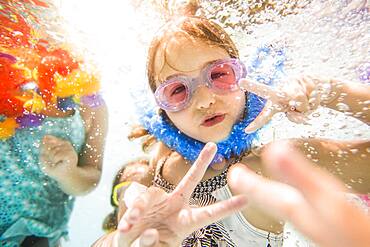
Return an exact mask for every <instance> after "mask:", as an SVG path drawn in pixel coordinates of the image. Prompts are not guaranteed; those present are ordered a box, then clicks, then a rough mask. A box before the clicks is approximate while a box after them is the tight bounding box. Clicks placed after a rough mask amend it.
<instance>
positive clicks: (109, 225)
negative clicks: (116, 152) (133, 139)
mask: <svg viewBox="0 0 370 247" xmlns="http://www.w3.org/2000/svg"><path fill="white" fill-rule="evenodd" d="M137 165H147V166H149V161H148V160H147V159H138V160H134V161H130V162H128V163H126V164H125V165H124V166H123V167H122V168H121V169H119V170H118V172H117V174H116V176H115V177H114V179H113V183H112V189H111V195H110V204H111V206H112V207H113V212H111V213H109V214H108V215H107V216H106V217H105V219H104V221H103V226H102V228H103V230H104V231H106V232H111V231H114V230H115V229H117V226H118V219H117V217H118V213H119V212H118V210H119V208H118V207H117V206H116V205H115V204H114V202H113V189H114V187H115V186H116V185H117V184H119V183H121V182H125V181H131V179H132V178H130V177H126V180H125V181H121V179H122V175H123V174H124V172H125V169H126V168H127V167H129V166H137Z"/></svg>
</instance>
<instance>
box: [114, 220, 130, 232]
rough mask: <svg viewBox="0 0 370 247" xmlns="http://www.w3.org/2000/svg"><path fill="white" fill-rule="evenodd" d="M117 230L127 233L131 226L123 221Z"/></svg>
mask: <svg viewBox="0 0 370 247" xmlns="http://www.w3.org/2000/svg"><path fill="white" fill-rule="evenodd" d="M117 228H118V230H122V231H127V230H128V228H129V224H128V223H127V221H126V220H124V219H121V221H120V222H119V224H118V227H117Z"/></svg>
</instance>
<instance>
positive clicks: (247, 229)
mask: <svg viewBox="0 0 370 247" xmlns="http://www.w3.org/2000/svg"><path fill="white" fill-rule="evenodd" d="M167 158H168V157H167ZM237 161H238V160H234V161H233V162H232V163H233V164H234V163H236V162H237ZM165 162H166V159H164V160H163V161H160V162H158V166H157V168H156V172H155V176H154V181H153V184H154V186H157V187H159V188H162V189H163V190H164V191H166V192H168V193H169V192H171V191H173V190H174V189H175V187H176V186H175V185H173V184H171V183H169V182H168V181H166V180H165V179H164V178H163V176H162V175H161V170H162V167H163V165H164V163H165ZM227 172H228V169H226V170H225V171H223V172H222V173H221V174H219V175H217V176H215V177H212V178H210V179H208V180H205V181H202V182H200V183H199V184H198V185H197V187H196V188H195V190H194V192H193V194H192V198H191V199H190V204H192V205H197V206H206V205H210V204H213V203H215V202H216V201H218V199H219V197H218V196H215V195H217V194H220V192H224V191H225V190H227V191H228V189H227V188H228V186H227ZM230 196H231V193H227V195H226V196H222V197H223V198H222V199H226V198H229V197H230ZM232 217H234V218H238V219H239V218H242V221H239V220H238V221H237V223H236V224H231V225H230V224H227V223H226V222H228V221H218V222H215V223H213V224H211V225H208V226H206V227H203V228H201V229H199V230H197V231H195V232H193V233H192V234H191V235H190V236H188V237H187V238H186V239H185V240H184V241H183V243H182V246H183V247H191V246H202V247H208V246H210V247H215V246H221V247H222V246H225V247H226V246H227V247H236V246H246V245H245V243H246V242H247V240H246V239H242V241H239V244H237V243H236V242H235V240H234V239H233V238H232V236H231V234H230V233H231V232H232V231H231V232H230V229H228V228H229V227H230V226H231V227H233V229H236V231H239V233H242V235H244V237H245V236H246V235H249V236H252V238H253V242H254V240H255V238H258V240H259V241H258V242H261V239H262V242H263V246H264V247H265V246H281V244H282V236H281V235H275V234H271V244H270V239H269V237H270V233H268V232H266V233H265V234H261V232H264V231H262V230H257V229H256V228H254V227H253V226H251V225H250V224H249V223H248V222H246V220H245V219H244V217H243V216H242V215H241V213H239V214H235V215H233V216H232ZM230 218H231V217H230ZM229 222H230V220H229ZM233 222H236V221H235V220H234V221H233ZM225 223H226V225H225ZM239 228H243V231H241V229H239ZM233 235H234V236H235V234H233ZM272 235H274V236H272ZM240 242H243V245H240ZM265 243H266V244H265ZM273 243H276V244H273ZM269 244H270V245H269ZM247 246H249V245H247ZM251 246H252V245H251ZM253 246H260V244H258V245H253Z"/></svg>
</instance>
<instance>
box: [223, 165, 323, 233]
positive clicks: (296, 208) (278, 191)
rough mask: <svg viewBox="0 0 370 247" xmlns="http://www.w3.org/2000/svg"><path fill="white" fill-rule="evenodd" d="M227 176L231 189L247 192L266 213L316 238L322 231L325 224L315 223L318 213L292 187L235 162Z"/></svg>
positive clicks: (249, 199)
mask: <svg viewBox="0 0 370 247" xmlns="http://www.w3.org/2000/svg"><path fill="white" fill-rule="evenodd" d="M228 178H229V180H230V186H231V188H232V189H233V191H237V192H238V193H243V194H244V195H246V196H247V199H248V203H250V204H251V205H254V206H256V207H258V208H260V209H262V210H263V211H264V212H266V213H267V214H269V215H271V216H273V217H275V218H277V219H281V220H284V221H285V220H287V221H290V222H292V223H293V224H294V225H295V226H296V227H297V228H298V229H300V230H302V229H304V230H305V232H304V233H307V234H310V236H315V237H318V236H320V234H321V233H322V231H323V230H325V225H324V224H321V225H319V226H318V224H317V222H318V221H320V218H319V216H318V215H317V214H316V212H315V211H314V210H313V209H312V208H311V207H310V205H309V204H308V203H307V201H306V200H305V199H304V197H303V196H302V194H301V193H299V191H297V190H296V189H294V188H293V187H291V186H289V185H286V184H283V183H280V182H276V181H272V180H268V179H265V178H263V177H262V176H259V175H257V174H256V173H255V172H253V171H251V170H249V169H248V168H247V166H246V165H244V164H236V165H235V166H234V167H233V169H231V170H230V171H229V174H228ZM266 195H268V196H266Z"/></svg>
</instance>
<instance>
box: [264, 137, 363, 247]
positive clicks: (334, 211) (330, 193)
mask: <svg viewBox="0 0 370 247" xmlns="http://www.w3.org/2000/svg"><path fill="white" fill-rule="evenodd" d="M262 157H263V160H264V161H265V162H266V164H268V165H267V167H268V169H269V170H270V172H272V173H273V174H275V175H276V177H278V178H280V179H282V180H284V181H286V182H287V183H289V184H291V185H293V186H294V187H296V188H297V189H298V190H300V191H301V193H302V194H303V196H304V197H305V199H306V201H307V202H308V203H309V204H310V205H312V208H313V209H314V210H315V211H316V212H317V214H319V217H320V218H321V221H320V222H322V223H326V225H327V227H329V228H330V229H331V230H332V233H333V234H334V235H337V236H338V235H341V236H345V235H346V234H348V229H352V230H353V231H354V232H358V233H359V235H360V234H361V233H362V230H361V229H362V228H363V226H365V225H368V226H369V225H370V224H369V220H368V218H367V217H365V214H364V213H363V212H361V211H360V209H359V208H357V207H356V206H354V205H351V204H350V203H349V202H348V201H347V199H346V198H345V197H344V193H343V192H344V191H347V190H346V189H345V187H344V186H343V185H342V184H341V182H339V180H337V179H335V178H334V177H333V176H331V175H330V174H329V173H326V172H324V171H323V170H320V169H318V168H316V167H313V166H312V164H311V163H310V162H309V161H307V160H306V159H305V158H304V157H303V156H302V155H301V154H299V153H297V151H294V150H292V148H290V147H289V146H287V145H284V144H281V143H279V144H272V145H270V147H269V148H268V149H267V150H265V151H264V153H263V155H262ZM355 229H357V230H355ZM353 231H351V232H353ZM352 236H353V235H352ZM346 237H348V238H351V236H348V235H347V236H346ZM357 237H358V236H357ZM348 238H347V239H348ZM317 240H319V239H317ZM320 241H323V240H320ZM342 244H343V243H342ZM344 246H348V244H344Z"/></svg>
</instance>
